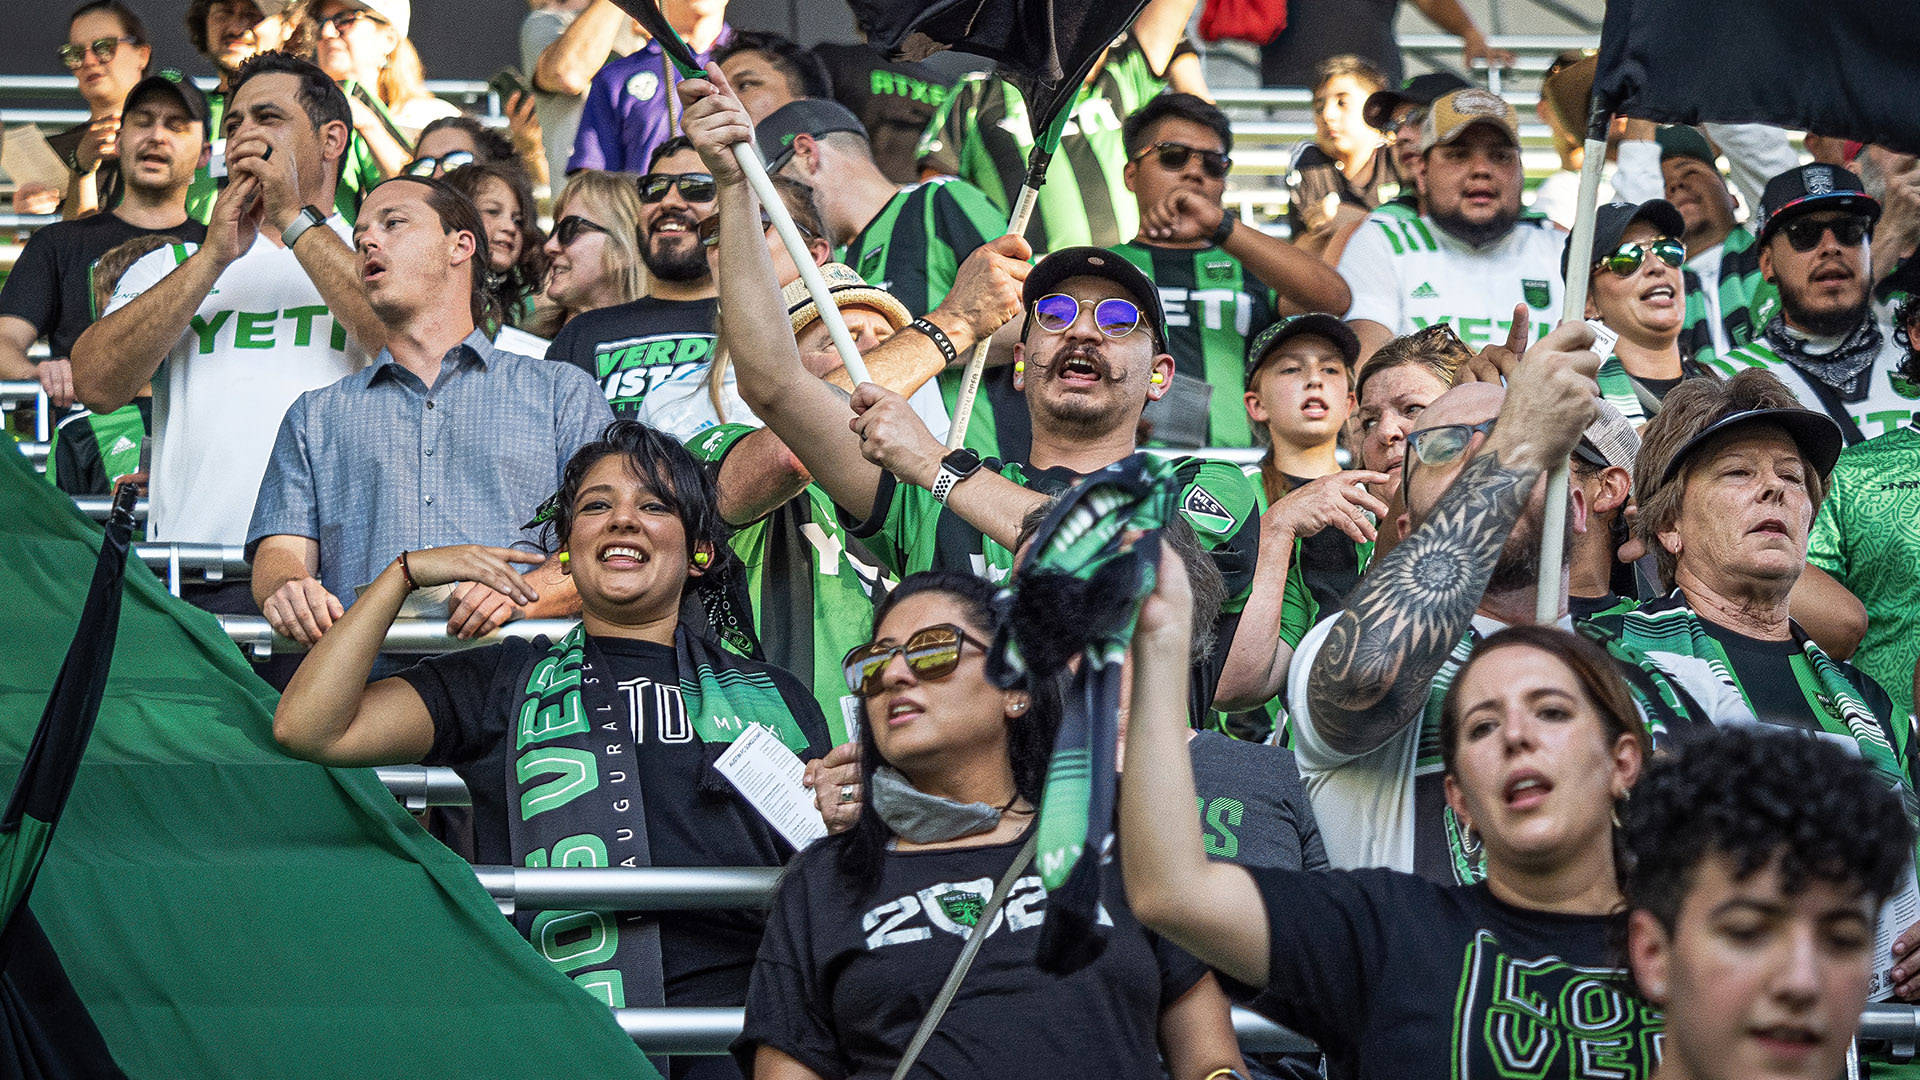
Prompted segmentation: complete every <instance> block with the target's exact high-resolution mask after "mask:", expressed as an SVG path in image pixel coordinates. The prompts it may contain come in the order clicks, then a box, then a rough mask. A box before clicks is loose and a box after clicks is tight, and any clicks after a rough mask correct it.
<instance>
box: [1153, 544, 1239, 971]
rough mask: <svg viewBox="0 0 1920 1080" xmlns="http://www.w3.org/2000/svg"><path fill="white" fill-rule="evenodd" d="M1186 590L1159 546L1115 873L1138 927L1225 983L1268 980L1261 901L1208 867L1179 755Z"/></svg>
mask: <svg viewBox="0 0 1920 1080" xmlns="http://www.w3.org/2000/svg"><path fill="white" fill-rule="evenodd" d="M1192 648H1193V592H1192V590H1191V589H1190V588H1189V586H1188V584H1187V572H1186V568H1185V567H1184V566H1182V565H1181V563H1180V556H1179V554H1178V553H1176V552H1174V551H1173V550H1172V548H1171V547H1166V546H1163V547H1162V549H1161V555H1160V568H1159V574H1158V576H1157V578H1156V580H1155V582H1154V590H1153V594H1152V595H1151V596H1149V597H1148V598H1147V602H1146V603H1145V604H1143V605H1142V606H1141V608H1140V619H1139V624H1138V626H1137V628H1136V629H1135V630H1134V634H1133V648H1132V655H1133V663H1132V667H1133V672H1132V675H1133V697H1132V700H1131V702H1130V708H1129V711H1128V722H1127V735H1126V739H1127V749H1126V763H1127V768H1126V772H1125V773H1123V774H1122V775H1121V777H1120V828H1119V836H1120V868H1121V873H1122V874H1123V875H1124V877H1125V880H1126V886H1127V903H1128V904H1129V905H1131V906H1132V908H1133V913H1134V915H1135V917H1137V918H1138V919H1139V920H1140V921H1141V922H1142V923H1144V924H1145V925H1146V926H1148V927H1149V928H1151V929H1152V930H1154V931H1155V932H1157V933H1159V934H1160V935H1161V936H1163V937H1165V938H1166V939H1167V940H1169V941H1171V942H1173V943H1174V944H1175V945H1178V946H1180V947H1181V948H1183V949H1185V950H1187V951H1188V952H1190V953H1192V954H1193V955H1194V956H1195V957H1197V958H1199V959H1200V961H1201V962H1203V963H1205V964H1206V965H1207V966H1209V967H1212V968H1214V969H1215V970H1217V971H1220V972H1221V973H1223V974H1225V975H1227V976H1228V977H1230V978H1233V979H1235V980H1238V981H1240V982H1243V983H1248V984H1250V985H1253V986H1264V985H1266V981H1267V966H1268V956H1267V949H1268V945H1269V937H1268V931H1267V919H1266V915H1265V909H1266V905H1265V903H1264V902H1263V901H1262V900H1261V899H1260V892H1259V890H1258V889H1257V888H1256V887H1255V886H1254V883H1253V877H1252V875H1250V874H1248V873H1247V871H1246V869H1245V868H1244V867H1240V866H1237V865H1235V864H1233V863H1228V862H1213V861H1211V860H1209V859H1208V858H1207V856H1206V848H1205V845H1204V841H1203V840H1202V838H1201V835H1200V815H1199V813H1198V812H1196V811H1195V810H1194V806H1195V801H1194V800H1195V796H1194V785H1193V759H1192V757H1191V756H1190V753H1189V751H1188V749H1187V736H1188V729H1187V660H1188V656H1189V653H1190V652H1191V650H1192Z"/></svg>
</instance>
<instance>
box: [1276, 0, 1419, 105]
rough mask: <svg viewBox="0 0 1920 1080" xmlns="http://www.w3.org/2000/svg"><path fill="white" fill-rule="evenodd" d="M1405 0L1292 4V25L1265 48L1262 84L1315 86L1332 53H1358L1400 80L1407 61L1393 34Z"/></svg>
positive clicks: (1393, 81) (1388, 76) (1394, 80)
mask: <svg viewBox="0 0 1920 1080" xmlns="http://www.w3.org/2000/svg"><path fill="white" fill-rule="evenodd" d="M1399 7H1400V0H1321V2H1319V3H1305V4H1288V5H1287V26H1286V29H1284V30H1282V31H1280V33H1279V35H1278V36H1277V37H1275V38H1274V39H1273V40H1272V41H1271V42H1269V43H1267V44H1266V45H1263V46H1261V48H1260V85H1262V86H1308V87H1310V86H1312V85H1313V72H1314V69H1315V68H1316V67H1318V66H1319V65H1320V62H1321V61H1323V60H1325V59H1326V58H1327V57H1329V56H1339V55H1341V54H1342V53H1352V54H1353V55H1355V56H1358V57H1360V58H1361V59H1363V60H1366V61H1368V62H1370V63H1372V64H1373V66H1374V67H1377V68H1379V69H1380V73H1381V74H1382V75H1385V76H1386V79H1387V85H1388V86H1399V85H1400V79H1401V72H1402V69H1403V64H1402V61H1401V57H1400V44H1399V42H1398V41H1397V40H1396V39H1395V38H1394V35H1393V21H1394V15H1395V13H1396V12H1397V11H1398V9H1399Z"/></svg>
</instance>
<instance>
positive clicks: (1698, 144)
mask: <svg viewBox="0 0 1920 1080" xmlns="http://www.w3.org/2000/svg"><path fill="white" fill-rule="evenodd" d="M1653 141H1654V142H1656V143H1659V144H1660V160H1661V161H1671V160H1673V159H1674V158H1692V159H1694V160H1695V161H1703V162H1706V164H1707V167H1708V168H1710V169H1718V168H1719V167H1720V165H1719V163H1718V162H1717V161H1715V160H1714V158H1715V155H1714V152H1713V144H1712V143H1709V142H1708V141H1707V137H1706V136H1705V135H1702V134H1700V130H1699V129H1698V128H1692V127H1688V126H1687V125H1685V124H1667V125H1666V126H1664V127H1662V128H1661V129H1660V130H1658V131H1656V132H1654V133H1653Z"/></svg>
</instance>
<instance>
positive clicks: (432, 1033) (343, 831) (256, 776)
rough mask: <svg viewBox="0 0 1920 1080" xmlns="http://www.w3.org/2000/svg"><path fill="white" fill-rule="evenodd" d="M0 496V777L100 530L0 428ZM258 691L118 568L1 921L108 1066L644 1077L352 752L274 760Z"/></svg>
mask: <svg viewBox="0 0 1920 1080" xmlns="http://www.w3.org/2000/svg"><path fill="white" fill-rule="evenodd" d="M0 505H3V506H5V507H6V508H7V512H6V513H5V514H0V591H3V592H4V595H6V596H7V598H8V601H9V602H8V603H7V604H6V605H4V607H0V640H5V641H6V642H7V647H6V649H5V650H4V651H0V784H4V783H10V782H12V780H13V778H14V776H15V774H16V773H17V772H18V771H19V770H20V769H21V766H22V763H23V762H24V760H25V759H26V756H27V754H28V749H29V744H30V741H31V740H32V739H33V737H34V733H35V728H36V724H35V719H34V718H35V717H37V716H38V715H39V713H40V711H41V706H42V704H43V703H44V702H45V701H46V700H47V696H48V691H49V687H51V686H52V685H53V682H54V678H53V674H52V673H53V672H55V671H56V670H57V669H58V668H59V667H60V665H61V659H62V650H63V649H64V647H65V642H64V640H62V638H63V634H61V633H55V632H52V631H53V628H58V627H68V626H73V625H75V623H76V622H77V621H78V619H79V614H80V609H81V593H80V590H79V589H78V587H77V586H76V582H79V581H84V580H85V579H86V576H87V572H88V568H89V566H90V565H92V564H93V563H94V562H95V561H96V558H97V553H98V550H99V548H100V546H101V543H102V540H101V531H100V529H99V528H98V527H97V526H95V525H94V524H93V523H91V522H89V521H88V520H87V519H86V518H85V517H83V516H82V515H80V514H79V512H78V511H77V510H75V508H74V507H73V505H72V503H71V502H70V501H69V500H68V499H67V498H66V497H65V496H64V495H62V494H61V493H60V492H58V491H56V490H54V489H53V488H51V487H50V486H48V485H47V484H46V483H45V481H43V480H41V479H40V478H39V477H38V476H36V475H35V474H34V472H33V471H32V469H31V468H30V467H29V466H28V465H27V463H26V461H25V459H24V458H22V457H21V456H20V454H19V453H18V452H17V451H16V450H14V449H13V448H12V447H11V445H8V446H5V447H0ZM274 704H275V697H274V693H273V691H272V690H271V689H270V688H269V687H267V685H266V684H265V683H263V682H261V681H260V680H259V679H258V678H257V677H256V676H255V675H254V674H253V672H252V671H251V670H250V669H249V666H248V664H247V661H246V660H245V659H244V658H243V657H242V656H241V654H240V652H239V650H238V649H237V648H236V647H235V646H234V645H233V644H232V642H231V641H229V640H228V639H227V637H226V635H225V634H224V633H222V632H221V630H220V627H219V623H218V622H217V621H216V620H215V619H214V617H213V616H211V615H207V614H205V613H203V612H201V611H199V610H197V609H195V608H192V607H189V606H188V605H186V604H185V603H183V602H181V601H180V600H178V599H176V598H174V597H172V596H169V595H168V594H167V591H166V589H165V588H164V587H163V586H162V585H161V584H160V583H159V582H158V581H157V580H155V578H154V577H153V575H152V574H150V573H148V572H147V571H146V569H145V567H144V566H137V565H136V566H131V567H128V568H127V573H126V582H125V593H124V598H123V600H122V607H121V612H120V626H119V633H118V640H117V643H116V644H115V645H114V648H113V665H112V671H111V673H110V674H109V675H108V677H107V680H106V683H105V689H104V694H103V696H102V699H101V703H100V708H99V715H98V720H97V723H96V726H95V728H94V731H93V737H92V741H91V743H90V744H88V745H87V747H86V751H85V757H84V758H83V759H82V761H81V764H80V768H79V771H78V774H77V777H76V779H75V782H74V784H73V789H72V795H71V798H70V799H69V800H68V802H67V805H66V808H65V811H64V813H62V814H61V815H60V819H59V826H60V827H59V830H58V831H57V832H56V833H54V834H53V837H52V842H51V844H50V846H49V847H48V848H47V852H46V858H45V861H44V863H43V864H42V865H41V867H40V870H39V875H38V880H37V881H36V882H35V883H34V887H33V893H32V896H31V899H30V901H29V905H28V907H27V908H23V909H22V914H23V915H24V914H25V913H26V912H27V911H31V913H32V915H33V916H34V917H35V918H36V919H37V922H38V925H39V927H40V928H42V929H43V930H44V931H45V935H46V940H47V942H48V943H50V944H51V946H52V950H51V951H52V954H53V955H55V956H57V957H58V959H59V965H60V966H61V967H64V969H65V972H66V975H67V976H68V978H69V979H70V980H71V982H72V987H73V989H74V990H75V991H76V992H77V996H78V1002H79V1003H80V1004H82V1005H84V1007H85V1010H86V1012H88V1013H89V1014H91V1017H92V1021H93V1023H94V1024H95V1025H96V1026H97V1028H98V1030H99V1032H100V1034H101V1035H102V1036H104V1041H105V1044H106V1047H107V1048H108V1049H109V1050H110V1051H111V1054H112V1057H113V1058H114V1060H116V1061H117V1062H118V1064H119V1067H120V1068H122V1069H124V1070H125V1071H126V1074H127V1075H128V1076H132V1077H136V1078H139V1077H156V1078H161V1077H164V1078H174V1077H187V1076H191V1077H196V1078H226V1077H232V1078H246V1080H253V1078H258V1077H263V1076H272V1077H316V1078H320V1077H325V1078H329V1080H331V1078H335V1077H339V1076H343V1075H382V1076H407V1077H421V1078H431V1077H448V1078H452V1077H473V1076H486V1077H551V1076H556V1075H562V1074H567V1075H577V1076H594V1077H653V1076H656V1075H657V1074H656V1073H655V1072H654V1071H653V1070H652V1068H651V1067H650V1066H649V1065H648V1064H647V1062H646V1059H645V1057H644V1056H643V1055H642V1054H641V1053H640V1052H639V1050H638V1049H637V1048H635V1047H634V1045H633V1043H632V1041H631V1040H630V1039H629V1038H628V1037H627V1036H626V1035H625V1034H624V1033H623V1032H622V1031H621V1030H620V1027H619V1025H618V1024H617V1023H616V1022H615V1021H614V1019H613V1016H612V1014H611V1012H610V1011H609V1010H608V1009H607V1008H606V1006H605V1005H603V1004H600V1003H599V1002H597V1001H595V1000H594V999H593V998H592V997H590V996H589V995H587V994H586V993H585V992H584V991H582V990H581V989H580V988H579V987H577V986H575V985H574V984H573V983H572V982H571V981H570V980H568V979H567V978H566V977H565V976H564V975H563V974H561V973H560V972H559V971H558V970H556V969H555V968H554V967H553V965H552V964H550V963H548V962H547V961H546V960H545V959H544V958H542V957H541V956H540V955H539V954H538V953H537V952H535V951H534V950H533V948H532V947H531V946H529V945H528V944H527V942H526V941H525V940H524V939H522V938H521V937H520V936H519V935H518V934H517V933H515V931H514V930H513V928H512V926H511V924H509V923H508V922H507V920H506V919H504V918H502V917H501V915H500V912H499V910H498V908H497V907H496V906H495V905H494V903H493V901H492V899H491V898H490V897H488V896H487V894H486V892H485V890H483V889H482V888H481V887H480V885H479V883H478V882H477V881H476V880H475V878H474V876H473V871H472V869H471V868H469V867H468V866H467V865H466V864H465V863H464V862H462V861H461V860H460V859H459V858H458V857H457V856H455V855H454V854H453V853H452V852H450V851H448V850H447V849H446V848H445V847H443V846H441V845H440V844H439V843H438V842H436V841H434V840H433V839H432V838H431V837H429V836H427V835H426V833H425V832H424V831H422V830H421V829H420V828H419V827H418V826H417V825H416V824H415V823H414V821H413V820H412V818H411V817H410V816H409V815H408V814H407V813H406V812H405V811H404V810H403V809H402V808H401V807H400V806H399V804H398V803H397V802H396V801H395V800H394V799H393V797H392V796H391V795H390V794H388V792H387V791H386V789H385V788H384V787H383V786H382V785H381V784H380V782H379V780H378V779H377V778H376V777H375V776H374V773H373V770H371V769H327V768H323V767H321V766H318V765H313V764H309V763H307V762H302V761H296V760H294V759H292V758H289V757H287V756H286V755H285V754H284V753H282V752H281V751H280V749H279V747H278V746H277V745H276V744H275V743H274V741H273V734H272V717H273V707H274ZM28 817H29V819H30V818H31V814H30V813H29V815H28Z"/></svg>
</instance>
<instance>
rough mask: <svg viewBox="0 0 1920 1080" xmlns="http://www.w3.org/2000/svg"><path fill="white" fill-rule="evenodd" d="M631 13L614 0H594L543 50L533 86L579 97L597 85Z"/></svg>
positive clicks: (534, 67)
mask: <svg viewBox="0 0 1920 1080" xmlns="http://www.w3.org/2000/svg"><path fill="white" fill-rule="evenodd" d="M627 21H628V19H627V13H626V12H624V11H621V10H620V9H619V8H618V7H616V6H614V4H613V2H612V0H593V3H591V4H589V5H587V10H585V11H583V12H581V13H580V14H579V16H578V17H577V18H575V19H574V20H573V22H572V23H571V24H569V25H568V26H567V28H566V29H565V30H563V31H561V33H560V37H559V38H558V39H556V40H555V41H554V43H553V44H551V45H549V46H547V47H546V49H545V50H544V51H542V52H541V53H540V62H539V63H537V64H535V65H534V66H533V85H534V87H535V88H536V89H540V90H545V91H546V92H547V93H549V94H568V95H571V96H574V97H578V96H580V95H581V94H584V93H586V92H587V87H588V86H591V85H592V84H593V75H594V72H596V71H599V70H600V67H601V65H603V64H605V63H606V62H607V57H608V56H609V55H610V54H612V52H613V42H614V39H615V38H616V37H618V36H619V34H620V28H621V27H622V26H625V25H626V24H627Z"/></svg>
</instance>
